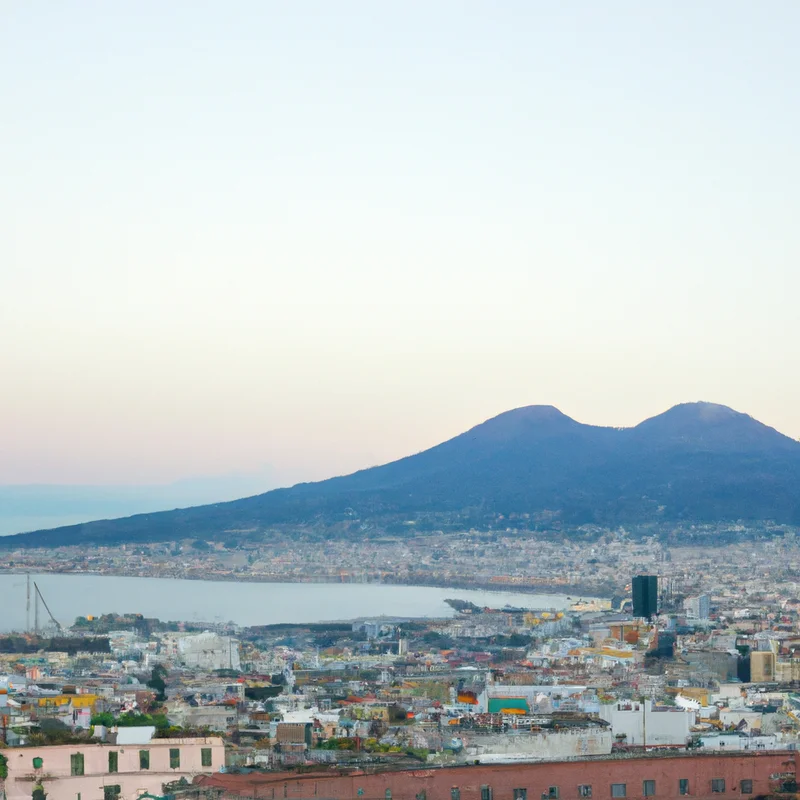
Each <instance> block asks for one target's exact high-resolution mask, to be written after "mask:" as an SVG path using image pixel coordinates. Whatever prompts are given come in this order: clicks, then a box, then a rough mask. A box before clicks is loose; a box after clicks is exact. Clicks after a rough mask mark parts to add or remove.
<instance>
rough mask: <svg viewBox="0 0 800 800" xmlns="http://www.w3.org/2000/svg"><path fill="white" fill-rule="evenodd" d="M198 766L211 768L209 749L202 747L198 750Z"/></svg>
mask: <svg viewBox="0 0 800 800" xmlns="http://www.w3.org/2000/svg"><path fill="white" fill-rule="evenodd" d="M200 766H202V767H210V766H211V748H210V747H204V748H202V749H201V750H200Z"/></svg>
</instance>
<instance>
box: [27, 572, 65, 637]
mask: <svg viewBox="0 0 800 800" xmlns="http://www.w3.org/2000/svg"><path fill="white" fill-rule="evenodd" d="M33 588H34V589H35V590H36V595H35V600H36V604H35V608H34V612H35V613H34V619H35V623H34V626H35V629H36V633H37V634H38V633H39V601H40V600H41V601H42V605H43V606H44V607H45V610H46V611H47V613H48V614H49V615H50V619H51V620H53V625H55V626H56V630H58V631H61V630H63V628H62V627H61V623H60V622H59V621H58V620H57V619H56V618H55V617H54V616H53V612H52V611H51V610H50V607H49V606H48V605H47V603H46V602H45V599H44V597H42V593H41V591H40V590H39V587H38V586H37V585H36V581H34V582H33Z"/></svg>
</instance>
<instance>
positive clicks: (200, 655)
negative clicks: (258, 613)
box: [178, 631, 241, 670]
mask: <svg viewBox="0 0 800 800" xmlns="http://www.w3.org/2000/svg"><path fill="white" fill-rule="evenodd" d="M178 658H179V660H180V662H181V664H183V665H184V666H186V667H190V668H191V667H193V668H195V669H201V670H216V669H236V670H238V669H240V667H241V664H240V661H239V642H238V640H237V639H233V638H231V637H230V636H218V635H217V634H216V633H211V632H210V631H206V632H205V633H198V634H195V635H191V636H182V637H180V638H179V639H178Z"/></svg>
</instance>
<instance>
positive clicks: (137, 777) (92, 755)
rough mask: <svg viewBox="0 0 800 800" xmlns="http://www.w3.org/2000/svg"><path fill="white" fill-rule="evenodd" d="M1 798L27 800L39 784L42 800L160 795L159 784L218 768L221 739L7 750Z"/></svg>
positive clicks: (221, 764)
mask: <svg viewBox="0 0 800 800" xmlns="http://www.w3.org/2000/svg"><path fill="white" fill-rule="evenodd" d="M2 754H3V756H5V758H6V759H7V765H6V766H7V770H8V777H7V778H6V779H5V781H0V784H4V785H3V786H0V795H2V793H3V792H4V796H5V798H7V800H30V798H31V795H32V793H33V792H34V791H35V790H36V789H37V788H40V789H42V790H43V791H44V793H45V795H46V796H47V798H48V800H76V798H80V800H117V798H119V800H129V799H131V798H136V797H139V796H140V795H142V794H144V793H145V792H148V793H150V794H152V795H155V796H161V795H163V794H164V789H163V786H164V784H165V783H171V782H173V781H179V780H180V779H181V778H185V779H186V780H187V781H188V782H191V781H192V779H193V778H194V777H196V776H197V775H203V774H206V775H209V774H211V773H214V772H218V771H219V770H220V769H222V768H223V767H224V765H225V747H224V745H223V743H222V739H218V738H211V737H209V738H198V739H154V740H152V741H149V742H147V743H146V744H136V745H132V746H131V745H127V746H125V745H120V744H119V743H118V744H113V745H112V744H70V745H58V746H53V747H20V748H7V749H5V750H3V751H2Z"/></svg>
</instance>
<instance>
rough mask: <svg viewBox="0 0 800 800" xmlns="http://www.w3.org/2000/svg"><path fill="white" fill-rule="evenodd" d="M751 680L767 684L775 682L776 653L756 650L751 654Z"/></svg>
mask: <svg viewBox="0 0 800 800" xmlns="http://www.w3.org/2000/svg"><path fill="white" fill-rule="evenodd" d="M750 680H751V681H752V682H753V683H765V682H771V681H774V680H775V653H773V652H772V651H771V650H770V651H766V652H765V651H761V650H756V651H754V652H752V653H750Z"/></svg>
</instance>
